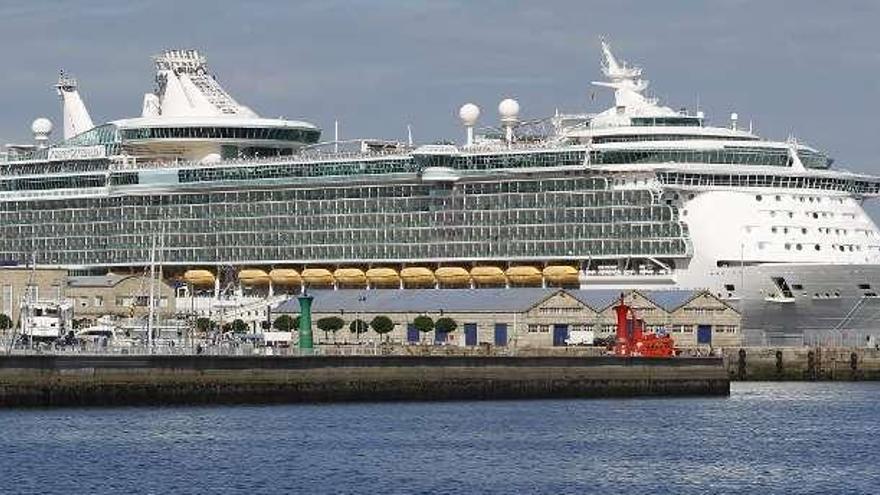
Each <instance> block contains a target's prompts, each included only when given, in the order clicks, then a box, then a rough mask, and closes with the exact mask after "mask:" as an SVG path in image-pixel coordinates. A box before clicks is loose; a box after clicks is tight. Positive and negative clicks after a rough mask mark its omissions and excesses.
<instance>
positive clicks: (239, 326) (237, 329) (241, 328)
mask: <svg viewBox="0 0 880 495" xmlns="http://www.w3.org/2000/svg"><path fill="white" fill-rule="evenodd" d="M230 327H231V330H232V333H247V331H248V330H249V329H250V326H249V325H248V324H247V323H245V322H244V320H242V319H238V318H237V319H235V320H232V323H231V324H230Z"/></svg>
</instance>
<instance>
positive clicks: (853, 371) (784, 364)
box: [722, 347, 880, 381]
mask: <svg viewBox="0 0 880 495" xmlns="http://www.w3.org/2000/svg"><path fill="white" fill-rule="evenodd" d="M722 354H723V359H724V367H725V369H726V370H727V372H728V374H729V375H730V378H731V380H739V381H820V380H822V381H858V380H880V350H878V349H866V348H853V347H742V348H728V349H724V351H723V353H722Z"/></svg>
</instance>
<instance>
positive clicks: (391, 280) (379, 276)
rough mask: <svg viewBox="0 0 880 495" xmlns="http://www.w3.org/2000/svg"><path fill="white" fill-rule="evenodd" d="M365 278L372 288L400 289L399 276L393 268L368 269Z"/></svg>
mask: <svg viewBox="0 0 880 495" xmlns="http://www.w3.org/2000/svg"><path fill="white" fill-rule="evenodd" d="M366 276H367V280H368V281H369V282H370V285H371V286H373V287H400V276H399V275H398V274H397V270H395V269H393V268H370V269H369V270H367V273H366Z"/></svg>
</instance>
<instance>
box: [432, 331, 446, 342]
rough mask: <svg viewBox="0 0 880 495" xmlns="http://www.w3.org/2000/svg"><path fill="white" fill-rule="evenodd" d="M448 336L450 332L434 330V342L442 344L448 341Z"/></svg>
mask: <svg viewBox="0 0 880 495" xmlns="http://www.w3.org/2000/svg"><path fill="white" fill-rule="evenodd" d="M448 336H449V333H448V332H440V331H434V342H435V343H437V344H442V343H444V342H446V339H447V337H448Z"/></svg>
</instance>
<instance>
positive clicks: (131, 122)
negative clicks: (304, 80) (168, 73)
mask: <svg viewBox="0 0 880 495" xmlns="http://www.w3.org/2000/svg"><path fill="white" fill-rule="evenodd" d="M112 124H113V125H114V126H116V128H117V129H118V131H119V139H120V142H121V144H122V151H123V152H124V153H125V154H127V155H130V156H133V157H137V158H147V159H150V160H166V159H184V160H194V161H216V160H220V159H236V158H250V157H260V156H279V155H290V154H293V153H294V152H295V151H296V150H298V149H300V148H302V147H303V146H306V145H309V144H314V143H316V142H318V139H319V138H320V135H321V131H320V130H319V129H318V128H317V127H315V126H314V125H312V124H309V123H307V122H301V121H294V120H281V119H263V118H240V117H225V116H217V117H140V118H134V119H124V120H117V121H115V122H113V123H112Z"/></svg>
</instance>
